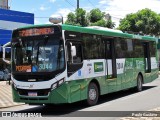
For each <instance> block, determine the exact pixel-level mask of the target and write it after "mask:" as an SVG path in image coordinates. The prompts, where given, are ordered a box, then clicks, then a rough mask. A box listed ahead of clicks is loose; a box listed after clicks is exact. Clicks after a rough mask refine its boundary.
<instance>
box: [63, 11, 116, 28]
mask: <svg viewBox="0 0 160 120" xmlns="http://www.w3.org/2000/svg"><path fill="white" fill-rule="evenodd" d="M65 24H70V25H77V26H84V27H85V26H101V27H108V28H114V26H115V24H114V23H113V22H112V20H111V17H110V19H108V20H106V19H105V12H101V11H100V9H92V10H91V11H90V12H89V13H86V11H85V10H83V9H82V8H79V9H76V11H75V13H72V12H70V13H69V14H68V15H67V20H66V22H65Z"/></svg>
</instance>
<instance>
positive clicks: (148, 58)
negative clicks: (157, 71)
mask: <svg viewBox="0 0 160 120" xmlns="http://www.w3.org/2000/svg"><path fill="white" fill-rule="evenodd" d="M143 47H144V63H145V72H146V73H150V72H151V56H150V52H149V51H150V48H149V42H144V43H143Z"/></svg>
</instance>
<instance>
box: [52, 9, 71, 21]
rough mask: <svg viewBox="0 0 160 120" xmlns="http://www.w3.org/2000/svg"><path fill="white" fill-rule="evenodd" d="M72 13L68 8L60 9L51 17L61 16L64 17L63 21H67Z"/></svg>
mask: <svg viewBox="0 0 160 120" xmlns="http://www.w3.org/2000/svg"><path fill="white" fill-rule="evenodd" d="M70 12H71V10H70V9H68V8H60V9H58V10H57V11H56V12H55V13H53V14H52V15H51V17H61V16H63V20H64V21H66V19H67V15H68V13H70Z"/></svg>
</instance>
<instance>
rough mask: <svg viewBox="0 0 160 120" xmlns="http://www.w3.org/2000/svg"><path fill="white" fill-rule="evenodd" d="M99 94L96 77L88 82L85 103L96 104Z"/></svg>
mask: <svg viewBox="0 0 160 120" xmlns="http://www.w3.org/2000/svg"><path fill="white" fill-rule="evenodd" d="M99 96H100V86H99V83H98V81H97V80H96V79H93V80H91V81H90V83H89V84H88V89H87V101H86V102H87V105H89V106H93V105H96V104H97V102H98V99H99Z"/></svg>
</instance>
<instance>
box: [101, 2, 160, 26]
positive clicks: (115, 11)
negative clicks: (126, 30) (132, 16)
mask: <svg viewBox="0 0 160 120" xmlns="http://www.w3.org/2000/svg"><path fill="white" fill-rule="evenodd" d="M99 5H100V6H103V9H104V11H105V12H106V13H109V14H110V15H111V16H112V20H113V22H115V23H116V25H117V26H118V24H119V20H120V19H121V18H124V17H125V16H126V15H127V14H129V13H135V12H137V11H138V10H141V9H145V8H149V9H151V10H153V11H155V12H157V13H160V9H159V6H160V0H100V2H99Z"/></svg>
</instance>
